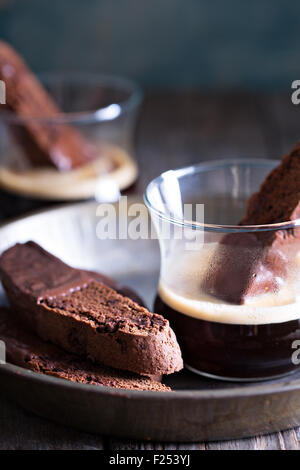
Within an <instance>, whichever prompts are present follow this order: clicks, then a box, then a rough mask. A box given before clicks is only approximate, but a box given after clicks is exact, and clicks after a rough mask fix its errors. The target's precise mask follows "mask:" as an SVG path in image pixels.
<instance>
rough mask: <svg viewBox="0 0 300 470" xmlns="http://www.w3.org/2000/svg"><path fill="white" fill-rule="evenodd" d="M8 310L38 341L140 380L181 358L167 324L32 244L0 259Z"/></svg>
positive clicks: (173, 368) (173, 365) (166, 369)
mask: <svg viewBox="0 0 300 470" xmlns="http://www.w3.org/2000/svg"><path fill="white" fill-rule="evenodd" d="M0 276H1V279H2V283H3V286H4V288H5V290H6V293H7V295H8V298H9V300H10V303H11V305H12V306H13V308H14V309H15V310H16V311H17V312H18V313H19V315H20V317H21V318H22V319H23V320H25V321H26V323H27V324H28V325H29V326H30V328H31V329H33V330H34V331H35V332H36V333H37V334H38V335H39V336H40V338H42V339H44V340H46V341H51V342H52V343H54V344H56V345H58V346H60V347H62V348H64V349H65V350H66V351H68V352H71V353H74V354H79V355H82V356H88V357H90V358H91V359H92V360H94V361H96V362H100V363H103V364H105V365H107V366H110V367H115V368H117V369H122V370H129V371H131V372H135V373H138V374H142V375H157V374H170V373H172V372H175V371H177V370H180V369H181V368H182V358H181V353H180V349H179V346H178V343H177V341H176V337H175V335H174V333H173V331H172V330H171V328H170V326H169V322H168V321H167V320H166V319H164V318H163V317H162V316H160V315H156V314H154V313H150V312H149V311H148V310H146V309H145V308H143V307H141V306H140V305H138V304H137V303H135V302H133V301H132V300H130V299H129V298H127V297H124V296H122V295H120V294H118V293H117V292H116V291H115V290H114V289H112V288H110V287H109V286H107V285H105V284H103V283H101V282H97V281H95V279H94V278H93V277H91V275H90V274H89V273H87V272H86V271H81V270H77V269H74V268H71V267H70V266H67V265H66V264H65V263H63V262H62V261H60V260H58V259H57V258H55V257H54V256H52V255H50V254H49V253H47V252H46V251H45V250H43V249H42V248H41V247H39V246H38V245H36V244H35V243H32V242H29V243H26V244H24V245H21V244H17V245H15V246H14V247H12V248H10V249H9V250H7V251H6V252H4V253H3V254H2V256H1V258H0Z"/></svg>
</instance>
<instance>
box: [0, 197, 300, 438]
mask: <svg viewBox="0 0 300 470" xmlns="http://www.w3.org/2000/svg"><path fill="white" fill-rule="evenodd" d="M136 202H141V200H136V199H128V204H129V205H130V204H132V203H136ZM96 209H97V203H94V202H88V203H81V204H72V205H68V206H66V207H61V208H58V209H57V208H56V209H52V210H48V211H43V212H39V213H37V214H34V215H31V216H28V217H24V218H21V219H18V220H17V221H15V222H12V223H9V224H6V225H3V226H2V227H1V228H0V252H2V251H3V250H5V249H6V248H8V247H9V246H11V245H13V244H14V243H16V242H25V241H27V240H29V239H33V240H34V241H36V242H38V243H40V244H41V245H42V246H43V247H44V248H46V249H47V250H49V251H51V252H52V253H54V254H55V255H57V256H59V257H61V258H62V259H63V260H64V261H66V262H67V263H69V264H72V265H74V266H77V267H81V268H87V269H91V270H98V271H101V272H103V273H105V274H108V275H110V276H113V277H116V278H117V279H118V280H119V281H121V282H122V283H123V284H127V285H129V286H131V287H133V288H134V289H136V290H137V292H138V293H139V294H140V295H141V296H142V297H143V298H144V299H145V301H146V302H147V304H148V305H149V307H151V304H152V302H153V299H154V296H155V292H156V285H157V280H158V274H159V248H158V243H157V241H156V240H99V239H98V238H97V236H96V226H97V223H98V221H99V219H98V218H97V215H96ZM122 217H126V214H121V218H122ZM5 302H6V299H5V295H4V293H3V291H2V292H0V304H4V303H5ZM0 321H1V319H0ZM166 383H167V384H168V385H170V386H171V387H172V388H173V389H174V392H173V393H161V392H159V393H158V392H143V391H126V390H116V389H112V388H107V387H96V386H93V385H84V384H74V383H71V382H68V381H65V380H62V379H58V378H54V377H49V376H44V375H41V374H37V373H34V372H31V371H28V370H25V369H22V368H20V367H16V366H13V365H11V364H5V365H0V386H1V390H2V391H4V392H5V393H6V394H7V395H8V396H9V397H10V398H11V399H14V400H15V401H17V402H18V403H19V404H20V405H22V406H23V407H25V408H26V409H29V410H31V411H33V412H34V413H36V414H38V415H41V416H43V417H46V418H49V419H51V420H54V421H57V422H60V423H63V424H67V425H70V426H73V427H75V428H78V429H81V430H84V431H89V432H96V433H100V434H102V435H114V436H118V437H123V438H125V437H126V438H132V439H142V440H145V439H151V440H157V441H173V442H174V441H181V442H184V441H193V442H195V441H209V440H218V439H232V438H241V437H246V436H251V435H255V434H260V433H269V432H273V431H278V430H282V429H286V428H289V427H294V426H299V425H300V371H299V372H296V373H295V374H293V375H290V376H287V377H286V378H283V379H278V380H273V381H266V382H257V383H244V384H237V383H231V382H225V381H215V380H212V379H206V378H204V377H200V376H198V375H194V374H192V373H191V372H188V371H186V370H184V371H182V372H180V373H178V374H174V375H173V376H170V377H168V378H167V379H166Z"/></svg>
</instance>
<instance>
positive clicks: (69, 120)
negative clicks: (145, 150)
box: [0, 74, 142, 200]
mask: <svg viewBox="0 0 300 470" xmlns="http://www.w3.org/2000/svg"><path fill="white" fill-rule="evenodd" d="M41 82H42V84H43V85H44V87H45V88H46V89H47V91H48V92H49V94H50V96H51V97H52V98H53V99H54V101H55V103H56V104H57V105H58V106H59V108H60V110H61V112H59V113H58V114H56V115H55V116H53V117H45V116H43V115H38V116H35V115H34V116H26V117H24V116H19V115H17V114H16V113H14V112H13V111H9V110H6V109H3V107H2V108H1V109H0V111H1V114H0V185H1V186H2V187H4V188H5V189H7V190H9V191H11V192H14V193H17V194H20V195H23V196H28V197H35V198H39V199H50V200H51V199H52V200H55V199H56V200H68V199H86V198H93V197H95V196H96V198H97V195H98V196H99V199H101V200H102V199H103V192H105V193H106V194H104V196H107V197H108V200H110V197H111V190H110V188H112V186H113V184H114V185H115V186H116V188H115V190H114V191H113V192H114V193H115V192H116V190H117V191H119V190H123V189H125V188H127V187H129V186H130V185H131V184H133V183H134V181H135V180H136V178H137V173H138V171H137V164H136V159H135V154H134V145H133V137H134V129H135V123H136V117H137V113H138V110H139V107H140V104H141V100H142V92H141V90H140V88H139V87H138V85H137V84H136V83H134V82H132V81H130V80H127V79H123V78H118V77H111V76H105V75H93V74H61V75H60V74H52V75H45V76H42V77H41ZM65 126H68V128H70V127H71V128H72V129H74V130H75V131H77V133H78V135H80V136H82V138H83V139H84V140H85V142H86V144H87V145H88V146H89V147H90V148H91V149H93V154H95V155H96V157H95V158H94V159H93V160H92V161H91V162H90V163H87V164H84V165H83V166H80V167H78V168H75V169H71V170H70V169H69V168H61V170H62V171H58V170H57V169H55V168H54V167H53V168H52V167H51V166H45V165H41V162H42V160H43V159H42V158H41V154H40V149H39V147H38V146H37V145H35V142H34V140H33V139H32V134H31V132H33V131H34V130H35V132H36V133H37V132H38V131H37V130H36V129H41V128H42V129H45V128H47V131H48V135H50V136H53V139H55V136H57V135H60V131H61V130H62V128H65ZM28 129H31V131H30V132H28ZM32 130H33V131H32ZM104 176H105V177H106V178H107V180H108V179H109V178H110V183H111V186H110V187H109V188H108V185H107V184H105V185H104ZM100 178H101V185H100ZM103 188H104V189H103ZM101 189H102V193H101V194H100V192H101ZM99 191H100V192H99Z"/></svg>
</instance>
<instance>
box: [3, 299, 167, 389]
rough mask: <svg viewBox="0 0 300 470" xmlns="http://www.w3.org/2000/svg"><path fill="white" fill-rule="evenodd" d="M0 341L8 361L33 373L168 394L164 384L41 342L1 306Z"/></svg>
mask: <svg viewBox="0 0 300 470" xmlns="http://www.w3.org/2000/svg"><path fill="white" fill-rule="evenodd" d="M0 340H2V341H4V343H5V349H6V361H7V362H10V363H12V364H15V365H18V366H20V367H24V368H26V369H30V370H32V371H34V372H39V373H41V374H46V375H51V376H54V377H59V378H62V379H66V380H70V381H71V382H78V383H84V384H91V385H98V386H105V387H113V388H123V389H128V390H149V391H156V392H169V391H171V389H170V388H169V387H167V386H166V385H163V384H161V383H159V382H156V381H154V380H151V379H149V378H148V377H142V376H138V375H135V374H131V373H129V372H126V371H118V370H116V369H112V368H109V367H105V366H103V365H98V364H97V365H96V364H93V363H91V362H90V361H88V360H84V359H82V358H79V357H77V356H75V355H73V354H69V353H66V352H65V351H64V350H63V349H60V348H59V347H58V346H54V345H53V344H51V343H46V342H44V341H42V340H41V339H39V338H38V337H37V336H35V335H33V334H32V333H30V332H29V331H28V330H26V329H24V328H23V327H22V326H20V323H18V322H17V321H16V316H15V314H14V312H13V311H11V310H9V309H7V308H4V307H0Z"/></svg>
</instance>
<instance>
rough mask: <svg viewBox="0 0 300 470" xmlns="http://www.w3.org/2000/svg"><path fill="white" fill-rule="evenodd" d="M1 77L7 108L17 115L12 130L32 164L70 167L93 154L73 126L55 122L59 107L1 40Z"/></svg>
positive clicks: (93, 150)
mask: <svg viewBox="0 0 300 470" xmlns="http://www.w3.org/2000/svg"><path fill="white" fill-rule="evenodd" d="M0 79H1V80H3V81H4V82H5V85H6V106H7V108H8V109H9V110H11V111H13V112H14V113H16V115H17V117H19V118H20V121H17V120H15V121H13V122H12V123H11V130H12V132H13V134H14V136H15V137H16V139H17V141H18V142H19V143H20V144H21V145H22V148H23V150H24V152H25V153H26V155H27V157H28V159H30V160H31V162H32V163H33V164H34V165H38V166H44V165H51V166H55V167H56V168H58V169H59V170H70V169H72V168H77V167H80V166H82V165H84V164H85V163H87V162H89V161H91V160H92V159H93V158H94V157H95V149H94V148H93V147H92V146H91V145H90V144H89V143H88V142H87V141H86V140H85V139H84V138H83V136H82V135H81V134H80V133H79V132H78V131H77V130H76V129H75V128H74V127H71V126H69V125H67V124H65V123H63V122H55V119H53V118H55V117H57V116H58V115H59V114H60V113H61V111H60V109H59V108H58V106H57V105H56V104H55V103H54V101H53V100H52V98H51V97H50V95H49V94H48V93H47V91H46V90H45V89H44V87H43V86H42V85H41V83H40V82H39V81H38V79H37V78H36V77H35V75H34V74H33V73H32V72H31V71H30V70H29V68H28V66H27V65H26V64H25V62H24V61H23V59H22V58H21V57H20V56H19V55H18V54H17V52H16V51H15V50H14V49H13V48H12V47H11V46H9V45H8V44H6V43H5V42H4V41H0ZM23 118H24V119H23ZM35 118H40V119H35ZM47 119H48V120H49V119H52V121H51V122H49V121H47Z"/></svg>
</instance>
